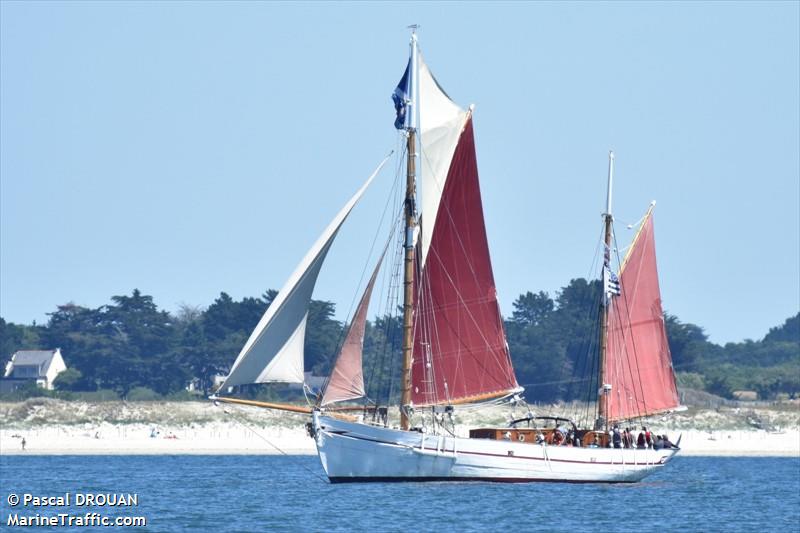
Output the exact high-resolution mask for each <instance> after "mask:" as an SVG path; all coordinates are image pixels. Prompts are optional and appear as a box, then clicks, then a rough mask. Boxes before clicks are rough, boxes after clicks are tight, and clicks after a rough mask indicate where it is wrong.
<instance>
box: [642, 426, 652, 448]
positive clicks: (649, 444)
mask: <svg viewBox="0 0 800 533" xmlns="http://www.w3.org/2000/svg"><path fill="white" fill-rule="evenodd" d="M642 429H643V430H644V440H645V442H647V447H648V448H652V447H653V434H652V433H650V431H649V430H648V429H647V428H646V427H643V428H642Z"/></svg>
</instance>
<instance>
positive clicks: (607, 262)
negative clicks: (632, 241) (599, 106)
mask: <svg viewBox="0 0 800 533" xmlns="http://www.w3.org/2000/svg"><path fill="white" fill-rule="evenodd" d="M613 179H614V152H613V151H609V152H608V191H607V193H606V212H605V213H603V220H604V222H605V238H604V241H603V242H604V244H605V247H604V250H603V296H602V298H601V300H600V302H601V303H600V364H599V369H598V372H599V375H598V379H597V383H598V385H599V386H600V390H599V391H598V397H597V420H596V421H595V429H601V428H602V429H604V430H605V431H608V398H609V396H610V395H611V385H610V384H608V383H606V381H607V379H606V375H605V368H606V350H607V349H608V310H609V308H610V306H611V295H610V294H609V292H608V285H609V276H610V275H611V223H612V222H613V220H614V217H613V216H612V214H611V190H612V182H613Z"/></svg>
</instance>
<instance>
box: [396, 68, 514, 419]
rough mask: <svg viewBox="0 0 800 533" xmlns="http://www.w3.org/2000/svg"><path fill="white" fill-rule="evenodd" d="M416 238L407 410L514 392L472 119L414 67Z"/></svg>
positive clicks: (426, 71) (422, 69)
mask: <svg viewBox="0 0 800 533" xmlns="http://www.w3.org/2000/svg"><path fill="white" fill-rule="evenodd" d="M419 86H420V89H419V90H420V97H419V112H420V128H421V143H422V157H421V162H422V168H423V173H422V195H423V198H422V213H421V221H422V223H421V225H422V234H421V240H420V243H419V247H420V257H419V261H418V263H419V265H418V268H419V270H418V276H417V278H415V284H416V290H415V306H414V360H413V364H412V370H411V381H412V390H411V400H412V402H413V403H414V405H417V406H420V405H434V404H455V403H465V402H471V401H480V400H484V399H488V398H493V397H498V396H503V395H506V394H509V393H511V392H514V391H516V390H520V389H519V385H518V384H517V380H516V377H515V375H514V370H513V367H512V364H511V358H510V356H509V353H508V345H507V344H506V337H505V331H504V330H503V321H502V317H501V316H500V309H499V306H498V303H497V295H496V291H495V284H494V275H493V273H492V265H491V259H490V257H489V246H488V242H487V239H486V229H485V227H484V220H483V207H482V203H481V195H480V184H479V181H478V168H477V161H476V157H475V140H474V136H473V130H472V115H471V112H469V111H463V110H461V109H460V108H459V107H458V106H457V105H456V104H454V103H453V102H452V101H451V100H450V98H449V97H448V96H447V95H446V94H445V93H444V91H443V90H442V89H441V87H440V86H439V84H438V83H437V82H436V80H435V79H434V78H433V76H432V75H431V73H430V71H429V70H428V68H427V66H425V64H424V62H422V61H420V81H419Z"/></svg>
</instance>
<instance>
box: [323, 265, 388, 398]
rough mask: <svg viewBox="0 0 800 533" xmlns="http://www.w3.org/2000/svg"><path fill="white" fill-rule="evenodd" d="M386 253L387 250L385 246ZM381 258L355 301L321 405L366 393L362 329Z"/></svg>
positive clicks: (364, 325)
mask: <svg viewBox="0 0 800 533" xmlns="http://www.w3.org/2000/svg"><path fill="white" fill-rule="evenodd" d="M385 253H386V251H385V250H384V254H385ZM382 262H383V255H381V257H380V259H379V260H378V264H377V265H376V266H375V270H373V272H372V276H371V277H370V278H369V282H368V283H367V288H366V289H365V290H364V294H363V295H362V296H361V300H360V301H359V302H358V307H357V308H356V312H355V314H354V315H353V320H352V322H351V323H350V327H349V329H348V330H347V336H346V337H345V339H344V342H343V343H342V348H341V350H339V355H338V357H337V358H336V362H335V363H334V365H333V370H332V371H331V376H330V379H329V380H328V384H327V386H326V387H325V392H323V394H322V401H321V402H320V405H322V406H323V407H324V406H326V405H328V404H331V403H334V402H342V401H345V400H355V399H356V398H362V397H363V396H365V394H366V392H365V390H364V370H363V364H362V352H363V350H364V333H365V331H366V327H367V311H368V310H369V300H370V298H371V297H372V288H373V287H374V286H375V280H376V279H377V278H378V271H379V270H380V268H381V263H382Z"/></svg>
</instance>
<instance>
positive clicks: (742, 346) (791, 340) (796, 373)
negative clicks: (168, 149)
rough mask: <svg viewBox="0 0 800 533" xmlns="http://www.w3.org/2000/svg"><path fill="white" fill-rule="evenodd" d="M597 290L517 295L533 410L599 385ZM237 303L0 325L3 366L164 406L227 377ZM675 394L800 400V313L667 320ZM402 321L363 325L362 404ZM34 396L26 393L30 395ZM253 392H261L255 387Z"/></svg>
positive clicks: (384, 370) (573, 287)
mask: <svg viewBox="0 0 800 533" xmlns="http://www.w3.org/2000/svg"><path fill="white" fill-rule="evenodd" d="M600 290H601V289H600V285H599V282H597V281H593V282H588V281H586V280H585V279H574V280H572V281H571V282H570V283H569V284H568V285H566V286H565V287H563V288H562V289H561V290H560V291H557V292H556V294H555V296H554V297H551V296H550V295H549V294H548V293H546V292H538V293H532V292H528V293H526V294H522V295H520V296H519V297H518V298H517V299H516V301H515V302H514V304H513V313H512V316H511V317H509V318H508V319H507V320H506V321H505V326H506V333H507V337H508V344H509V348H510V350H511V355H512V359H513V363H514V367H515V370H516V373H517V377H518V380H519V382H520V384H521V385H523V386H525V388H526V397H527V398H528V399H529V400H533V401H548V402H552V401H558V400H571V399H586V398H587V395H588V396H591V394H592V391H594V393H596V390H597V384H596V382H595V381H593V378H592V376H593V375H595V374H596V365H597V362H596V359H597V357H596V349H597V346H596V345H597V338H598V332H597V322H598V321H597V315H598V313H599V306H598V305H597V302H598V301H599V298H600ZM276 294H277V293H276V291H274V290H268V291H266V292H265V293H264V294H262V295H261V296H259V297H245V298H243V299H241V300H238V301H237V300H234V299H233V298H231V297H230V296H229V295H228V294H226V293H224V292H222V293H220V295H219V296H218V297H217V298H216V299H215V300H214V302H213V303H212V304H211V305H209V306H208V307H207V308H205V309H201V308H194V307H189V306H183V307H182V308H180V309H179V310H178V311H177V312H175V313H169V312H167V311H164V310H162V309H159V308H158V306H157V305H156V304H155V302H154V301H153V298H152V296H148V295H145V294H142V293H141V292H140V291H139V290H134V291H133V292H132V293H131V294H130V295H122V296H113V297H112V298H111V301H110V303H109V304H107V305H102V306H100V307H97V308H88V307H83V306H80V305H76V304H74V303H67V304H64V305H60V306H58V307H57V308H56V310H55V311H53V312H52V313H50V314H49V315H48V316H49V318H48V321H47V323H46V324H44V325H37V324H32V325H20V324H13V323H8V322H6V321H5V320H4V319H2V318H0V359H3V360H9V359H10V358H11V355H12V354H13V353H14V352H16V351H17V350H22V349H53V348H56V347H59V348H61V352H62V355H63V356H64V360H65V362H66V364H67V367H68V370H67V371H66V372H63V373H62V374H60V375H59V377H58V378H57V380H56V387H57V389H59V390H62V391H109V392H111V393H113V394H114V395H118V396H120V397H126V396H129V394H130V393H131V391H134V390H136V391H141V390H146V391H152V393H153V394H154V395H160V396H168V395H174V394H176V393H181V391H185V388H186V386H187V384H188V383H190V382H194V383H195V384H196V385H197V387H198V388H199V389H200V390H202V391H206V392H208V391H210V390H211V389H212V387H213V382H214V377H215V376H218V375H224V374H226V372H227V371H228V369H229V367H230V365H231V363H232V362H233V360H234V359H235V357H236V355H237V354H238V353H239V350H240V349H241V347H242V346H243V345H244V343H245V341H246V340H247V337H248V336H249V334H250V332H251V331H252V329H253V328H254V327H255V326H256V324H257V323H258V321H259V319H260V318H261V316H262V314H263V313H264V311H265V310H266V308H267V307H268V306H269V304H270V303H271V302H272V300H273V299H274V298H275V295H276ZM335 311H336V309H335V306H334V304H333V303H331V302H327V301H318V300H312V304H311V308H310V311H309V317H308V326H307V328H306V361H305V362H306V369H307V370H310V371H312V372H313V373H314V374H315V375H320V376H322V375H327V373H328V372H329V371H330V369H331V365H332V364H333V359H334V357H335V355H336V353H337V349H338V346H339V344H340V343H341V341H342V339H343V335H344V329H345V325H344V324H343V323H342V322H340V321H338V320H336V319H335ZM665 320H666V325H667V336H668V339H669V345H670V349H671V351H672V358H673V363H674V368H675V370H676V372H677V378H678V383H679V385H682V386H684V387H688V388H694V389H699V390H705V391H708V392H711V393H714V394H718V395H721V396H724V397H731V396H732V394H733V391H735V390H755V391H757V392H758V394H759V396H760V397H761V398H774V397H776V395H779V394H782V393H785V394H795V393H798V392H800V313H798V314H797V315H795V316H793V317H791V318H789V319H787V320H786V322H785V323H784V324H782V325H780V326H776V327H775V328H772V329H771V330H770V331H769V332H768V333H767V334H766V335H765V337H764V338H763V339H760V340H757V341H753V340H746V341H744V342H739V343H728V344H726V345H724V346H720V345H718V344H714V343H712V342H710V341H709V340H708V336H707V335H706V334H705V332H704V331H703V328H702V327H700V326H697V325H694V324H690V323H684V322H681V321H680V320H679V319H678V318H677V317H676V316H673V315H670V314H666V315H665ZM400 331H401V324H400V317H399V316H398V315H397V314H394V315H387V316H383V317H375V318H374V319H373V320H371V321H370V322H369V323H368V325H367V331H366V334H365V341H364V361H365V362H364V367H365V368H364V374H365V378H366V380H367V387H368V394H369V395H370V396H371V397H373V398H378V399H382V400H383V401H387V400H389V399H390V398H391V399H393V398H394V397H395V396H396V394H397V393H398V391H397V387H396V382H397V381H398V380H399V377H398V372H399V361H400V357H399V352H400V342H401V335H400ZM29 392H31V391H29ZM245 392H246V393H247V392H249V393H251V394H258V389H251V390H249V391H247V390H246V391H245Z"/></svg>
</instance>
